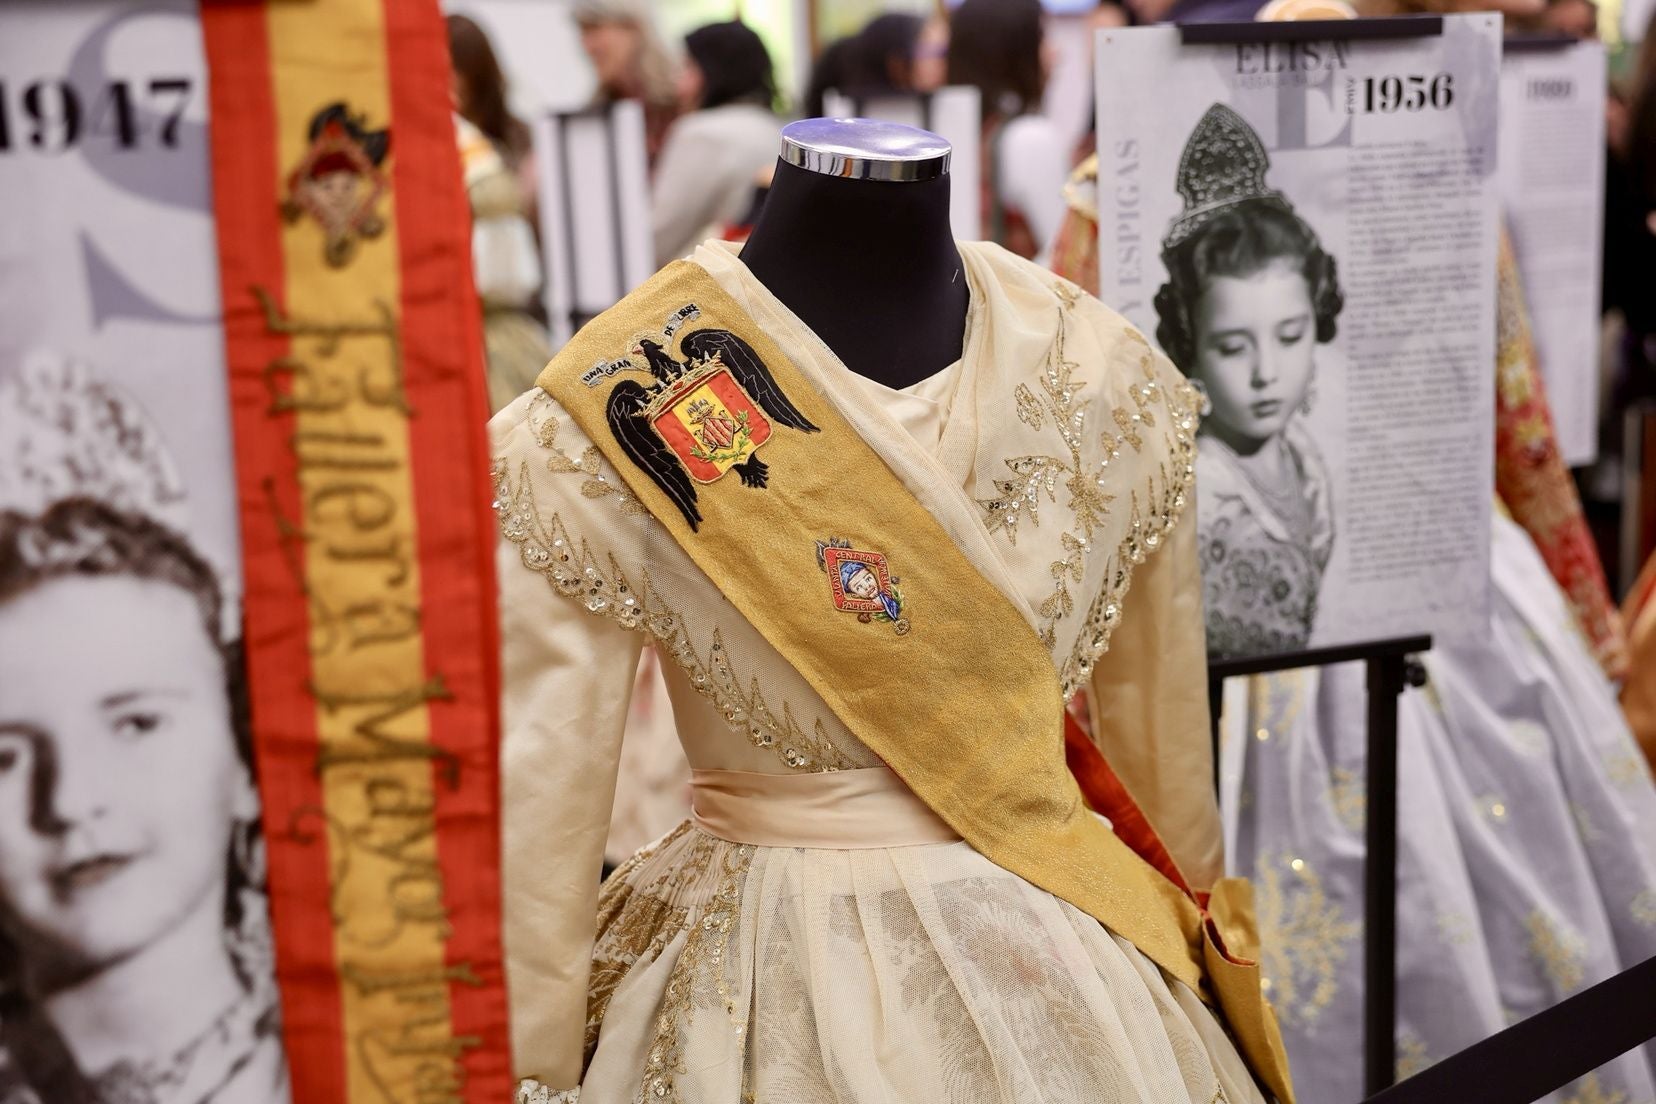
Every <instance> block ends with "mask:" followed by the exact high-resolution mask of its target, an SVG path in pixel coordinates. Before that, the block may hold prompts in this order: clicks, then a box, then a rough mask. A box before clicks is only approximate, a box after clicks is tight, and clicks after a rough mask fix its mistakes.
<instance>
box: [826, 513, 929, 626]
mask: <svg viewBox="0 0 1656 1104" xmlns="http://www.w3.org/2000/svg"><path fill="white" fill-rule="evenodd" d="M816 548H817V566H818V567H820V568H822V570H823V573H824V574H826V575H827V576H828V588H829V595H830V597H831V598H832V600H833V603H834V608H835V609H837V610H840V611H841V612H843V613H854V614H856V615H857V620H858V621H861V622H863V623H865V624H867V623H870V622H874V621H883V622H888V623H889V624H890V625H891V627H892V629H893V631H895V632H896V633H897V635H898V636H903V635H905V634H906V633H907V632H908V631H909V622H908V618H906V617H904V616H903V592H902V590H901V589H899V587H898V584H899V583H900V582H901V580H900V579H898V578H897V577H896V576H894V575H892V574H891V571H890V569H889V568H888V567H887V566H886V558H885V556H884V555H883V554H881V553H879V552H865V551H863V550H862V549H858V548H853V547H852V546H851V542H850V541H845V540H841V539H839V538H838V537H829V538H828V539H827V540H825V541H817V544H816Z"/></svg>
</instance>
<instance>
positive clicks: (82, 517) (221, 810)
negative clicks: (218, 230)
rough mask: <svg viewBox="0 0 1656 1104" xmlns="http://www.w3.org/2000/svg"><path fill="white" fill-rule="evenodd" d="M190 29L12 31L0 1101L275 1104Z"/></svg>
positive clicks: (134, 14)
mask: <svg viewBox="0 0 1656 1104" xmlns="http://www.w3.org/2000/svg"><path fill="white" fill-rule="evenodd" d="M205 80H206V67H205V65H204V64H203V52H202V37H201V29H200V26H199V23H198V20H197V15H196V11H195V7H194V5H191V4H184V3H176V2H165V0H145V2H140V3H127V2H119V3H117V2H115V0H103V2H87V3H75V4H61V3H52V2H49V0H28V2H18V3H11V4H7V5H5V6H4V7H3V8H0V195H4V196H5V197H6V206H7V211H8V215H7V217H6V218H4V219H0V1002H3V1004H0V1100H7V1101H14V1100H15V1101H38V1102H41V1104H49V1102H55V1101H69V1100H100V1101H103V1100H150V1101H158V1100H168V1101H172V1100H215V1101H216V1100H236V1101H248V1102H255V1104H283V1102H285V1101H287V1100H288V1098H289V1089H288V1083H289V1077H288V1070H287V1062H286V1058H285V1057H284V1051H283V1046H282V1017H281V1009H280V1002H279V1001H278V998H277V992H276V984H275V981H274V977H273V972H272V968H273V949H272V940H271V926H270V920H269V909H268V906H267V899H266V892H265V889H266V886H265V880H266V876H265V870H266V864H265V841H264V838H263V835H262V832H261V828H260V799H259V793H258V790H257V788H256V786H255V777H254V774H255V772H254V769H253V752H252V741H251V736H250V733H249V728H248V718H247V712H246V708H245V699H246V692H245V691H246V687H245V681H244V667H243V664H242V661H241V655H242V648H241V641H240V639H239V636H240V624H241V618H240V605H241V595H242V583H241V570H240V556H239V552H238V542H237V534H238V521H237V511H236V483H235V468H234V463H233V459H232V451H231V433H230V409H229V403H228V400H227V397H226V380H225V346H224V330H223V326H222V323H221V318H220V308H219V268H218V254H217V246H216V241H215V234H214V226H213V214H212V206H213V205H212V191H211V181H210V177H209V171H208V129H207V126H206V105H207V88H206V85H205Z"/></svg>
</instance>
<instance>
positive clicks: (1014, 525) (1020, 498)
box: [978, 456, 1069, 544]
mask: <svg viewBox="0 0 1656 1104" xmlns="http://www.w3.org/2000/svg"><path fill="white" fill-rule="evenodd" d="M1006 466H1007V467H1008V468H1011V469H1012V474H1013V476H1014V478H1012V479H997V480H995V490H997V491H999V492H1000V496H999V497H998V498H992V499H980V500H979V502H978V504H979V505H980V506H982V507H983V508H984V511H985V515H984V519H983V520H984V524H985V525H987V526H988V528H989V531H990V532H991V533H994V532H997V531H1000V530H1003V529H1004V530H1005V531H1006V539H1007V541H1008V542H1009V543H1011V544H1017V543H1018V522H1020V521H1021V520H1023V518H1024V517H1025V516H1026V515H1027V516H1028V518H1029V524H1031V525H1035V526H1039V525H1040V524H1041V518H1040V499H1041V492H1042V491H1045V492H1046V498H1047V501H1048V502H1056V501H1058V477H1059V476H1061V475H1064V474H1065V473H1066V472H1067V471H1068V470H1069V469H1068V467H1067V466H1066V465H1065V464H1064V462H1063V461H1061V460H1059V459H1057V458H1056V457H1052V456H1015V457H1013V458H1012V459H1011V460H1008V461H1006Z"/></svg>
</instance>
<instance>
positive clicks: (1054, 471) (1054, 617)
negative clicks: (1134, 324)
mask: <svg viewBox="0 0 1656 1104" xmlns="http://www.w3.org/2000/svg"><path fill="white" fill-rule="evenodd" d="M1052 290H1053V293H1054V295H1055V296H1056V297H1057V299H1058V308H1059V309H1058V329H1057V333H1056V335H1055V336H1054V338H1053V343H1052V347H1051V348H1050V349H1048V350H1047V359H1046V364H1045V366H1044V367H1043V368H1042V370H1041V375H1040V378H1039V390H1038V391H1037V390H1035V389H1032V388H1030V387H1029V386H1027V385H1024V384H1019V385H1018V386H1017V387H1016V388H1015V389H1014V390H1013V399H1014V402H1015V406H1016V411H1017V415H1018V420H1019V421H1021V422H1022V423H1023V424H1025V425H1027V426H1029V427H1030V428H1031V429H1033V430H1036V431H1040V430H1042V429H1043V427H1044V426H1045V425H1046V418H1047V415H1049V414H1050V415H1051V416H1052V429H1053V430H1054V432H1055V434H1056V436H1057V438H1058V439H1059V440H1061V441H1062V443H1063V446H1064V448H1063V454H1060V455H1057V456H1052V455H1029V456H1020V457H1017V458H1015V459H1012V460H1007V461H1005V463H1006V466H1007V467H1008V468H1010V469H1011V471H1012V473H1013V478H1011V479H995V480H993V483H994V487H995V491H996V495H995V497H994V498H985V499H979V500H978V505H979V506H980V507H982V509H983V511H984V518H983V520H984V527H985V528H986V529H987V530H988V531H989V532H990V533H997V532H1004V533H1005V534H1006V539H1007V543H1009V544H1012V545H1016V544H1017V535H1018V524H1019V522H1020V521H1022V520H1023V519H1024V518H1025V517H1026V516H1027V517H1028V519H1029V524H1030V525H1034V526H1038V525H1039V524H1040V515H1039V506H1040V500H1041V495H1042V492H1043V490H1044V491H1045V494H1046V498H1047V501H1048V502H1056V501H1057V485H1058V481H1059V479H1060V477H1061V478H1062V480H1063V484H1064V490H1065V491H1067V492H1068V495H1067V503H1066V504H1067V505H1068V507H1069V509H1070V511H1071V513H1072V514H1073V516H1074V527H1073V528H1072V529H1071V530H1069V531H1066V532H1064V533H1063V534H1061V542H1062V547H1063V551H1064V556H1063V558H1062V559H1060V560H1055V561H1053V562H1052V564H1051V565H1050V570H1051V575H1052V580H1053V585H1052V590H1051V592H1050V593H1049V594H1048V595H1047V596H1046V597H1045V598H1044V599H1043V600H1042V601H1041V603H1040V604H1039V606H1038V607H1037V609H1038V611H1039V614H1040V623H1039V624H1038V625H1037V626H1036V632H1037V634H1038V635H1039V636H1040V639H1041V642H1042V643H1043V644H1045V645H1046V646H1047V647H1048V648H1055V647H1056V646H1057V639H1058V633H1057V626H1058V624H1059V622H1060V621H1061V620H1062V619H1063V618H1065V617H1067V616H1069V615H1071V614H1073V613H1074V612H1075V606H1076V604H1077V599H1076V596H1075V594H1074V593H1073V591H1072V589H1071V587H1072V585H1076V586H1078V585H1080V584H1081V583H1082V582H1083V581H1084V578H1085V564H1086V562H1087V556H1089V555H1091V554H1094V553H1096V552H1097V551H1098V549H1096V548H1095V547H1094V545H1093V538H1094V536H1095V534H1096V533H1097V531H1098V529H1099V528H1100V527H1101V526H1102V525H1104V524H1105V522H1106V520H1107V519H1108V517H1109V515H1110V511H1111V503H1113V502H1114V501H1115V497H1116V496H1114V495H1110V494H1106V493H1105V492H1104V490H1103V487H1104V485H1105V484H1104V480H1105V478H1106V472H1107V470H1108V469H1109V467H1110V465H1111V463H1112V462H1113V461H1115V460H1117V459H1118V458H1119V457H1120V456H1121V451H1122V449H1123V447H1125V446H1128V445H1130V446H1132V448H1133V449H1134V451H1142V450H1143V447H1144V436H1143V431H1144V430H1146V429H1151V428H1156V427H1157V426H1158V418H1157V415H1156V414H1154V413H1153V412H1152V407H1153V406H1155V405H1157V404H1160V405H1162V406H1165V407H1166V409H1167V413H1168V416H1169V422H1168V423H1165V424H1166V425H1167V429H1166V431H1165V432H1166V435H1167V443H1168V445H1169V447H1170V452H1171V456H1172V458H1173V465H1172V466H1171V467H1169V465H1168V464H1165V463H1163V464H1160V465H1158V466H1157V467H1158V471H1157V472H1156V473H1155V474H1154V475H1152V476H1151V477H1150V478H1149V479H1148V480H1147V481H1146V485H1145V487H1144V490H1143V492H1142V493H1143V494H1144V496H1145V497H1144V498H1143V500H1142V502H1141V500H1140V493H1141V492H1140V491H1139V490H1137V489H1135V490H1134V493H1133V502H1132V513H1131V515H1130V516H1129V519H1128V525H1127V530H1126V532H1125V533H1124V534H1123V536H1122V538H1121V540H1120V543H1119V545H1118V546H1113V547H1110V548H1105V549H1104V550H1103V551H1104V553H1105V554H1106V555H1108V556H1109V557H1110V558H1109V559H1108V560H1107V561H1106V563H1105V566H1104V569H1103V578H1102V580H1101V581H1100V585H1099V589H1098V591H1097V593H1096V594H1092V595H1090V597H1089V596H1088V595H1087V594H1085V593H1083V595H1082V600H1084V601H1088V602H1089V604H1088V606H1087V609H1086V613H1085V615H1084V621H1083V624H1082V625H1081V626H1080V627H1079V629H1078V630H1077V631H1076V633H1075V637H1074V641H1073V646H1072V648H1071V650H1070V654H1069V656H1068V657H1067V658H1066V659H1065V660H1064V661H1063V664H1062V681H1063V687H1064V695H1065V697H1066V698H1067V697H1068V696H1069V695H1070V694H1072V693H1073V692H1074V691H1075V690H1076V689H1077V688H1078V687H1079V686H1080V685H1081V684H1082V683H1083V682H1084V681H1085V680H1086V679H1087V677H1088V676H1089V675H1090V674H1091V672H1092V667H1093V664H1094V662H1095V661H1096V660H1097V658H1098V657H1099V656H1100V655H1102V654H1103V653H1104V650H1105V649H1106V648H1107V647H1108V645H1109V639H1110V634H1111V633H1112V632H1113V631H1114V629H1115V626H1116V625H1117V624H1118V623H1119V621H1120V619H1121V600H1122V598H1123V597H1124V596H1125V595H1126V593H1127V589H1128V587H1129V585H1130V583H1131V581H1132V569H1133V566H1134V565H1135V564H1138V563H1142V562H1143V561H1144V559H1145V557H1146V554H1147V553H1148V552H1151V551H1154V550H1155V549H1156V548H1157V547H1158V546H1159V545H1160V543H1161V541H1162V538H1163V535H1164V534H1165V533H1166V532H1167V530H1168V529H1169V528H1170V527H1171V526H1172V524H1173V523H1174V521H1175V520H1176V519H1177V518H1178V516H1179V514H1180V513H1181V512H1182V511H1183V509H1184V507H1185V505H1186V502H1187V500H1188V497H1189V496H1188V494H1187V490H1188V488H1189V487H1190V486H1191V484H1192V482H1193V481H1194V479H1195V452H1196V446H1195V433H1196V424H1197V416H1196V410H1197V405H1196V392H1195V390H1194V389H1193V388H1192V387H1191V386H1190V385H1189V384H1186V383H1182V382H1181V383H1179V384H1178V385H1176V386H1171V387H1169V386H1166V385H1163V384H1162V383H1161V382H1160V381H1159V380H1158V379H1157V372H1156V359H1155V357H1154V354H1153V353H1152V352H1151V349H1150V344H1149V342H1148V341H1147V340H1146V339H1145V338H1144V335H1143V334H1141V333H1139V332H1138V331H1137V330H1134V329H1132V328H1131V327H1125V328H1123V330H1122V337H1123V339H1124V340H1125V341H1127V342H1128V343H1130V344H1131V345H1132V346H1133V347H1136V349H1137V350H1138V354H1139V355H1138V362H1139V369H1140V371H1141V372H1142V373H1143V377H1144V378H1143V380H1142V381H1140V382H1135V383H1132V384H1130V385H1129V386H1128V388H1127V392H1128V395H1129V396H1130V397H1131V399H1132V401H1133V405H1134V407H1136V408H1137V409H1136V411H1135V410H1131V409H1128V408H1125V407H1117V408H1116V409H1114V410H1112V411H1111V412H1110V413H1111V416H1112V419H1113V421H1114V422H1115V425H1116V427H1117V428H1118V429H1119V430H1120V432H1119V433H1118V432H1115V431H1114V430H1110V429H1105V430H1103V431H1102V432H1100V433H1099V436H1098V438H1097V439H1096V440H1097V445H1098V457H1097V459H1096V461H1090V462H1088V463H1086V464H1083V462H1082V455H1083V452H1084V451H1085V450H1084V448H1083V443H1084V442H1086V443H1090V442H1089V441H1088V438H1087V433H1088V429H1087V425H1088V407H1087V403H1086V401H1085V400H1084V399H1082V398H1081V393H1082V391H1084V390H1085V388H1086V384H1085V382H1084V381H1081V380H1077V379H1076V378H1075V372H1076V370H1077V369H1078V368H1079V367H1080V365H1079V364H1077V363H1076V362H1075V361H1073V360H1070V359H1069V358H1068V356H1067V355H1066V352H1065V342H1066V339H1067V336H1068V325H1069V313H1070V310H1071V309H1072V308H1073V307H1074V306H1075V305H1076V303H1077V302H1078V301H1079V299H1080V291H1079V289H1077V288H1075V287H1074V286H1073V285H1071V284H1068V283H1065V282H1063V281H1059V282H1057V283H1055V284H1053V285H1052ZM1095 432H1096V430H1095ZM1064 454H1067V455H1064ZM1141 511H1142V512H1141Z"/></svg>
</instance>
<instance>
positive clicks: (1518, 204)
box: [1500, 40, 1605, 467]
mask: <svg viewBox="0 0 1656 1104" xmlns="http://www.w3.org/2000/svg"><path fill="white" fill-rule="evenodd" d="M1604 88H1605V56H1604V44H1603V43H1599V42H1573V41H1572V42H1569V43H1551V42H1548V43H1545V44H1540V43H1537V44H1534V45H1528V44H1524V43H1523V42H1522V40H1519V41H1517V42H1511V43H1508V45H1507V49H1506V51H1505V54H1504V56H1503V58H1502V60H1501V172H1500V195H1501V208H1502V213H1503V214H1504V216H1505V218H1506V225H1507V231H1508V232H1509V233H1510V234H1511V235H1512V248H1513V252H1514V254H1515V255H1516V256H1517V259H1518V272H1519V276H1520V278H1521V280H1522V283H1523V287H1524V298H1525V302H1526V304H1527V305H1528V307H1529V315H1530V331H1531V336H1532V337H1533V339H1534V342H1535V351H1536V355H1537V356H1538V357H1539V358H1540V362H1541V375H1542V378H1543V379H1544V380H1545V381H1546V385H1547V399H1548V401H1549V402H1550V403H1551V405H1552V415H1553V423H1554V425H1555V427H1556V428H1557V431H1558V447H1559V451H1560V452H1561V453H1562V454H1563V456H1564V462H1565V463H1567V464H1569V465H1571V466H1572V467H1575V466H1580V465H1582V464H1590V463H1592V462H1593V461H1594V460H1595V459H1596V458H1597V456H1598V395H1599V375H1598V360H1599V285H1600V281H1601V279H1602V265H1603V256H1604V152H1605V144H1604V124H1605V119H1604Z"/></svg>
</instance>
